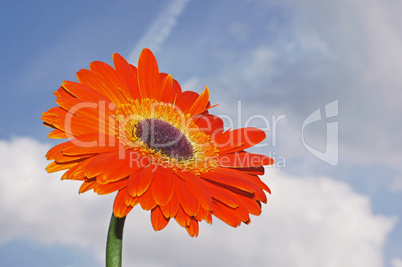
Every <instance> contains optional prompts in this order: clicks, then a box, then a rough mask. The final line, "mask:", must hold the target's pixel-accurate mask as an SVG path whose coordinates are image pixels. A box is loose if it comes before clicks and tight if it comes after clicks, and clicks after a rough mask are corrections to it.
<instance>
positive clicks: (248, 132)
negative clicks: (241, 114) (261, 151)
mask: <svg viewBox="0 0 402 267" xmlns="http://www.w3.org/2000/svg"><path fill="white" fill-rule="evenodd" d="M265 137H266V135H265V132H264V131H263V130H260V129H258V128H252V127H248V128H241V129H237V130H233V131H226V132H224V133H222V134H217V135H216V137H215V139H214V141H215V143H217V147H218V149H219V152H220V153H221V154H222V153H233V152H236V151H241V150H244V149H246V148H249V147H252V146H255V145H256V144H258V143H260V142H262V141H263V140H264V139H265Z"/></svg>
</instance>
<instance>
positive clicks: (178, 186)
mask: <svg viewBox="0 0 402 267" xmlns="http://www.w3.org/2000/svg"><path fill="white" fill-rule="evenodd" d="M174 181H175V192H176V196H177V199H178V201H179V203H180V206H181V207H182V208H183V210H184V212H185V213H186V214H188V215H189V216H194V215H196V214H197V213H198V210H199V209H200V204H199V203H198V201H197V198H196V197H195V196H194V195H193V192H192V191H190V190H189V186H188V184H187V182H186V181H184V180H183V179H174Z"/></svg>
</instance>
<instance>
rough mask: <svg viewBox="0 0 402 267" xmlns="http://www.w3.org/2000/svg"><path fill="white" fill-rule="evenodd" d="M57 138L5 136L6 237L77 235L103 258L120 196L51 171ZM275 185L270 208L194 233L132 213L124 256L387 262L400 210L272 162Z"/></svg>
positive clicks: (215, 261) (2, 196) (170, 261)
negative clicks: (236, 224) (380, 208)
mask: <svg viewBox="0 0 402 267" xmlns="http://www.w3.org/2000/svg"><path fill="white" fill-rule="evenodd" d="M48 149H49V145H47V144H42V143H39V142H37V141H35V140H33V139H28V138H17V139H13V140H11V141H1V142H0V151H1V154H0V164H1V165H0V178H1V179H0V212H1V214H2V216H1V217H0V226H1V227H0V242H2V243H4V242H8V241H10V240H12V239H15V238H33V239H35V240H37V241H38V242H45V243H61V244H73V245H77V246H80V247H82V248H85V249H87V251H88V252H91V253H93V255H94V256H95V257H96V258H97V259H98V260H99V261H100V262H102V261H103V258H104V243H105V236H106V231H107V227H108V222H109V217H110V213H111V207H112V203H113V196H112V195H111V196H97V195H95V194H94V193H92V192H88V193H85V194H83V195H78V194H77V193H76V192H77V190H78V188H79V184H80V183H79V182H74V181H71V182H70V181H60V180H59V178H60V174H46V173H45V171H44V167H45V165H46V162H45V160H44V159H43V157H44V154H45V153H46V151H47V150H48ZM262 179H263V180H264V181H265V182H267V184H268V185H269V186H270V187H271V189H272V191H273V194H272V195H271V196H269V197H268V204H267V205H264V207H263V213H262V215H261V216H259V217H253V218H252V223H251V224H250V225H248V226H246V225H242V226H241V227H240V228H237V229H234V228H232V227H229V226H227V225H226V224H224V223H222V222H220V221H218V220H217V219H214V222H213V224H212V225H207V224H204V223H203V224H201V226H200V235H199V237H198V238H191V237H189V236H188V234H187V233H186V231H185V230H184V229H183V228H181V227H179V226H178V225H177V224H176V223H175V222H174V221H172V222H171V223H170V224H169V225H168V227H167V228H166V229H164V230H162V231H161V232H154V231H153V229H152V226H151V223H150V219H149V212H144V211H142V210H140V209H139V207H137V208H136V209H134V210H133V211H132V212H131V213H130V214H129V216H128V218H127V221H126V226H125V227H126V228H125V235H124V262H125V263H126V265H132V264H137V265H141V266H188V265H191V266H206V265H213V266H221V265H231V266H245V265H260V266H262V265H270V266H280V267H285V266H292V267H293V266H308V267H314V266H320V267H322V266H324V267H325V266H367V267H370V266H373V267H374V266H375V267H377V266H382V262H383V255H382V249H383V246H384V243H385V241H386V237H387V234H388V233H389V232H390V231H391V230H392V228H393V226H394V224H395V219H393V218H390V217H385V216H382V215H374V214H373V212H372V211H371V207H370V200H369V198H368V197H367V196H364V195H361V194H358V193H356V192H354V191H353V190H352V189H351V188H350V186H349V185H348V184H346V183H344V182H340V181H335V180H333V179H331V178H328V177H292V176H289V175H286V174H284V173H283V172H281V171H279V170H275V169H267V174H266V175H265V176H264V177H263V178H262Z"/></svg>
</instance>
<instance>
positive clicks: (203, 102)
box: [188, 86, 209, 115]
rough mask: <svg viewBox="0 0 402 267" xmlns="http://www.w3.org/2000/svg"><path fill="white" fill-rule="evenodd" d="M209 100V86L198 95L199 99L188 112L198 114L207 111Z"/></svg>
mask: <svg viewBox="0 0 402 267" xmlns="http://www.w3.org/2000/svg"><path fill="white" fill-rule="evenodd" d="M208 101H209V90H208V86H207V87H206V88H205V90H204V91H203V92H202V93H201V94H200V95H199V96H198V98H197V100H196V101H195V102H194V104H193V105H192V107H191V108H190V110H189V111H188V113H190V114H191V115H197V114H200V113H202V112H204V111H205V108H206V107H207V104H208Z"/></svg>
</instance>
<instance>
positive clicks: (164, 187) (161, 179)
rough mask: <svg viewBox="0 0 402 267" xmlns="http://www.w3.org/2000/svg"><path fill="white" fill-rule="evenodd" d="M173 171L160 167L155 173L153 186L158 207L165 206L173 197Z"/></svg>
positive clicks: (174, 177) (153, 193)
mask: <svg viewBox="0 0 402 267" xmlns="http://www.w3.org/2000/svg"><path fill="white" fill-rule="evenodd" d="M173 179H177V178H176V176H173V174H172V171H171V170H168V169H166V168H164V167H158V168H157V170H156V171H155V176H154V180H153V182H152V185H151V190H152V195H153V197H154V199H155V201H156V203H157V204H158V205H161V206H165V205H166V204H167V203H168V202H169V200H170V198H171V197H172V195H173V189H174V181H173Z"/></svg>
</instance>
